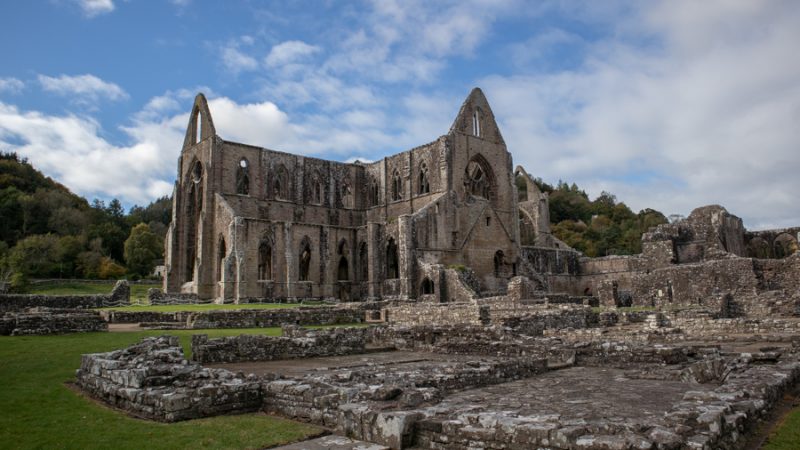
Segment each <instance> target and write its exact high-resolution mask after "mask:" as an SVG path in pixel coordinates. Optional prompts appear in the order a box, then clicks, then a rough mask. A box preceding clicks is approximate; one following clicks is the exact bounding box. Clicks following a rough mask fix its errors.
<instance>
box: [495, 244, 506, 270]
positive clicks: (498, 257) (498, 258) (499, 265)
mask: <svg viewBox="0 0 800 450" xmlns="http://www.w3.org/2000/svg"><path fill="white" fill-rule="evenodd" d="M504 258H505V255H503V251H502V250H498V251H497V252H495V254H494V276H495V277H500V275H501V273H502V271H503V264H505V262H504Z"/></svg>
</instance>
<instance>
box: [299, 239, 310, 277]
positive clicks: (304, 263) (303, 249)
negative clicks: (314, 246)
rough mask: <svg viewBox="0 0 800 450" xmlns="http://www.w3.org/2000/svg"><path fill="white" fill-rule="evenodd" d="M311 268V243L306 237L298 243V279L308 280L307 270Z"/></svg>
mask: <svg viewBox="0 0 800 450" xmlns="http://www.w3.org/2000/svg"><path fill="white" fill-rule="evenodd" d="M310 268H311V244H310V243H309V241H308V237H305V238H303V241H302V242H301V244H300V273H299V280H300V281H308V271H309V269H310Z"/></svg>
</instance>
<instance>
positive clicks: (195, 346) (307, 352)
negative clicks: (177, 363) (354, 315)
mask: <svg viewBox="0 0 800 450" xmlns="http://www.w3.org/2000/svg"><path fill="white" fill-rule="evenodd" d="M365 335H366V329H364V328H338V329H331V330H313V331H312V330H300V329H299V327H294V326H291V327H285V328H284V335H283V336H281V337H273V336H260V335H240V336H232V337H223V338H216V339H209V338H208V335H205V334H200V335H197V334H196V335H194V336H192V360H194V361H197V362H199V363H204V364H205V363H221V362H226V363H230V362H242V361H274V360H282V359H299V358H317V357H322V356H340V355H352V354H359V353H364V344H365Z"/></svg>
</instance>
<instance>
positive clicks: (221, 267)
mask: <svg viewBox="0 0 800 450" xmlns="http://www.w3.org/2000/svg"><path fill="white" fill-rule="evenodd" d="M226 253H227V249H226V248H225V239H223V238H221V237H220V239H219V249H218V250H217V261H219V272H218V273H217V281H222V275H223V274H224V273H225V255H226Z"/></svg>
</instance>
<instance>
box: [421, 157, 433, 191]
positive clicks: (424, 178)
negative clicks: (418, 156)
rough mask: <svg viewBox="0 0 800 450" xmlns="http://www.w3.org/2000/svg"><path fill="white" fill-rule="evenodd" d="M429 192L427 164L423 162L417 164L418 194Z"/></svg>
mask: <svg viewBox="0 0 800 450" xmlns="http://www.w3.org/2000/svg"><path fill="white" fill-rule="evenodd" d="M430 192H431V183H430V181H429V180H428V165H427V164H425V163H424V162H423V163H422V164H420V165H419V194H420V195H422V194H428V193H430Z"/></svg>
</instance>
